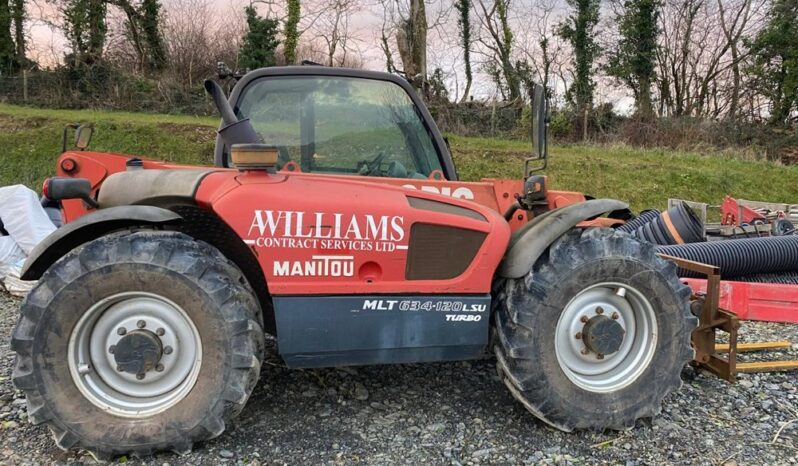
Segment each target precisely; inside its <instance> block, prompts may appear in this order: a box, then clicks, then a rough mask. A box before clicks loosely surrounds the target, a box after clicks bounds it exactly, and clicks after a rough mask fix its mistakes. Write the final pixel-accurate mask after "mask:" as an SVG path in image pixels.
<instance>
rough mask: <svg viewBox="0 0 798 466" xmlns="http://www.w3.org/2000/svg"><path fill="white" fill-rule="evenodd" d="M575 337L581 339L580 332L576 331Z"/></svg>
mask: <svg viewBox="0 0 798 466" xmlns="http://www.w3.org/2000/svg"><path fill="white" fill-rule="evenodd" d="M576 339H577V340H581V339H582V332H576Z"/></svg>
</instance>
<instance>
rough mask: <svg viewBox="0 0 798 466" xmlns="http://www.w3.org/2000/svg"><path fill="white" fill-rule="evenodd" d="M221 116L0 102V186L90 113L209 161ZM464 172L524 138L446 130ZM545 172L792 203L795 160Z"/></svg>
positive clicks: (594, 165)
mask: <svg viewBox="0 0 798 466" xmlns="http://www.w3.org/2000/svg"><path fill="white" fill-rule="evenodd" d="M218 122H219V120H218V119H215V118H207V117H191V116H179V115H178V116H175V115H160V114H147V113H127V112H108V111H93V110H48V109H36V108H27V107H17V106H12V105H4V104H0V145H2V147H4V148H5V150H4V151H3V152H2V153H1V154H0V186H4V185H9V184H17V183H21V184H25V185H27V186H30V187H32V188H34V189H39V186H40V185H41V181H42V179H43V178H45V177H46V176H49V175H52V174H53V172H54V169H55V160H56V159H57V158H58V155H59V154H60V151H61V134H62V129H63V127H64V125H65V124H67V123H92V124H94V125H95V128H96V132H95V136H94V139H93V140H92V143H91V147H92V148H93V149H95V150H100V151H108V152H118V153H127V154H136V155H142V156H146V157H150V158H155V159H162V160H168V161H172V162H178V163H188V164H204V165H207V164H210V163H212V159H213V147H214V141H215V132H214V130H215V128H216V126H217V125H218ZM450 142H451V146H452V152H453V153H454V158H455V165H456V166H457V168H458V171H459V173H460V177H461V178H462V179H464V180H478V179H480V178H518V177H519V176H520V175H521V171H522V166H523V159H524V157H526V156H527V155H528V154H529V151H530V144H529V143H528V142H524V141H514V140H502V139H489V138H466V137H458V136H452V137H450ZM549 162H550V163H549V169H548V170H546V174H548V175H549V177H550V179H551V183H552V187H553V188H554V189H561V190H571V191H582V192H585V193H588V194H591V195H593V196H596V197H614V198H617V199H622V200H625V201H628V202H630V204H631V205H632V207H633V209H635V210H640V209H643V208H648V207H658V208H662V207H664V206H665V205H666V202H667V199H668V198H669V197H679V198H686V199H691V200H695V201H701V202H709V203H716V204H717V203H720V201H722V200H723V196H724V195H726V194H730V195H732V196H735V197H738V198H743V199H751V200H767V201H772V202H790V203H798V166H793V167H785V166H782V165H779V164H775V163H771V162H765V161H755V160H746V159H745V155H744V154H734V153H724V154H721V155H718V154H713V155H703V154H698V153H692V152H673V151H664V150H641V149H635V148H630V147H625V146H616V147H608V146H581V145H575V146H559V145H554V146H552V147H551V160H550V161H549Z"/></svg>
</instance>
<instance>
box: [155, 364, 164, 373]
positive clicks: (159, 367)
mask: <svg viewBox="0 0 798 466" xmlns="http://www.w3.org/2000/svg"><path fill="white" fill-rule="evenodd" d="M155 370H156V371H158V372H163V364H158V365H157V366H155Z"/></svg>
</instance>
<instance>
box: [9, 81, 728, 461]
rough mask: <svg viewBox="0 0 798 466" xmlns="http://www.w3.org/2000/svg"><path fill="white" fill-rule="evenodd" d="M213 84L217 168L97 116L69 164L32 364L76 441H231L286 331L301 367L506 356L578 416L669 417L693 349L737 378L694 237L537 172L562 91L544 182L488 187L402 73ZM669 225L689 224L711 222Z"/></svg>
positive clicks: (554, 412) (609, 422) (530, 391)
mask: <svg viewBox="0 0 798 466" xmlns="http://www.w3.org/2000/svg"><path fill="white" fill-rule="evenodd" d="M206 88H207V90H208V92H209V93H210V95H211V96H212V97H213V98H214V101H215V103H216V105H217V107H218V109H219V111H220V113H221V117H222V124H221V126H220V129H219V132H218V139H217V144H216V150H215V157H214V159H215V164H214V165H215V166H209V167H196V166H183V165H175V164H169V163H164V162H159V161H155V160H149V159H146V158H138V157H133V156H129V155H120V154H109V153H99V152H92V151H89V150H85V149H86V146H87V145H88V139H89V137H90V129H88V128H83V127H81V128H77V130H76V136H77V137H76V141H77V144H76V145H77V148H76V149H73V150H65V151H64V152H63V154H62V155H61V156H60V158H59V159H58V163H57V171H58V175H59V176H58V177H54V178H51V179H49V180H47V181H46V182H45V187H46V189H45V196H46V197H47V200H46V201H45V202H46V205H47V206H49V207H51V208H54V209H57V210H58V216H59V217H60V219H61V220H62V221H63V222H64V225H63V226H62V227H60V228H59V229H58V230H56V232H55V233H53V234H52V235H51V236H49V237H48V238H46V240H45V241H43V242H42V243H41V244H40V245H39V246H38V247H37V248H36V250H35V251H34V252H33V254H31V256H30V257H29V259H28V261H27V263H26V265H25V268H24V271H23V278H25V279H28V280H38V284H37V285H36V287H35V288H34V289H33V290H32V292H31V293H30V294H29V295H28V297H27V298H26V300H25V301H24V304H23V305H22V314H21V317H20V320H19V323H18V324H17V326H16V328H15V330H14V333H13V338H12V347H13V349H14V351H16V353H17V362H16V367H15V370H14V374H13V380H14V383H15V385H16V386H17V387H18V388H19V389H21V390H23V391H24V392H25V394H26V396H27V403H28V413H29V417H30V420H31V421H32V422H34V423H44V424H46V425H47V426H48V427H49V428H50V429H51V430H52V432H53V434H54V437H55V440H56V442H57V443H58V445H59V446H60V447H62V448H69V447H72V446H81V447H84V448H86V449H88V450H89V451H91V452H92V453H93V454H94V455H95V456H98V457H112V456H115V455H122V454H130V453H134V454H139V455H142V454H149V453H152V452H155V451H159V450H174V451H178V452H185V451H188V450H190V449H191V447H192V445H193V444H194V443H195V442H198V441H202V440H206V439H209V438H212V437H215V436H218V435H220V434H221V433H222V431H223V430H224V429H225V425H226V423H227V422H229V421H230V420H231V419H232V418H233V417H235V416H236V415H237V414H238V413H239V412H240V411H241V410H242V409H243V407H244V404H245V403H246V401H247V399H248V397H249V395H250V393H251V392H252V389H253V387H254V386H255V384H256V383H257V381H258V377H259V373H260V367H261V363H262V360H263V356H264V341H265V335H271V336H272V337H273V338H275V339H276V347H277V350H278V353H279V355H280V357H281V358H282V360H283V361H284V362H285V364H286V365H287V366H288V367H291V368H318V367H334V366H344V365H360V364H384V363H409V362H430V361H453V360H464V359H473V358H481V357H484V356H486V355H493V356H495V358H496V362H497V368H498V372H499V375H500V378H501V380H502V381H503V383H504V385H505V386H506V388H507V389H509V390H510V392H511V393H512V395H513V396H514V397H515V398H516V399H517V400H518V401H519V402H520V403H522V404H523V406H525V407H526V408H527V409H528V410H529V411H530V412H531V413H532V414H534V415H535V416H537V417H538V418H540V419H541V420H542V421H544V422H546V423H547V424H549V425H551V426H554V427H556V428H558V429H561V430H564V431H571V430H574V429H604V428H612V429H626V428H630V427H632V426H633V425H634V424H635V421H636V420H637V419H639V418H641V417H647V416H654V415H656V414H657V413H658V412H659V411H660V409H661V406H660V405H661V402H662V400H663V398H664V397H665V395H667V394H668V393H670V392H672V391H673V390H676V389H677V388H678V387H679V386H680V384H681V379H680V372H681V370H682V368H683V366H684V365H685V364H686V363H688V362H690V361H691V360H693V358H694V356H696V357H697V360H698V361H699V362H702V363H705V364H707V365H708V367H711V368H713V367H714V368H715V369H717V370H716V372H719V373H721V374H725V376H726V377H727V378H728V377H730V376H733V373H734V368H733V367H732V368H731V369H730V368H729V367H728V364H729V359H730V358H727V357H722V356H719V355H717V354H716V353H715V349H716V348H715V340H714V338H715V329H716V328H720V329H721V330H726V331H729V332H731V333H732V335H734V332H735V331H736V325H737V320H736V317H735V316H734V315H733V314H730V313H727V312H725V311H722V310H719V309H718V307H717V305H718V294H717V292H716V290H717V286H718V285H719V283H720V280H719V275H718V270H717V268H715V267H709V266H705V265H702V264H697V263H695V261H693V262H691V261H690V260H685V258H681V259H680V258H673V261H676V263H674V262H673V261H671V260H666V259H663V258H662V257H660V255H659V254H669V255H671V256H674V255H677V254H676V253H677V252H678V251H675V252H674V251H667V252H662V251H659V250H658V249H657V246H655V244H653V243H652V242H649V241H645V240H641V239H639V238H638V237H636V236H634V235H632V234H629V233H627V232H623V231H619V230H617V229H614V228H613V227H619V226H621V225H623V224H625V221H626V220H630V219H632V217H633V216H632V215H631V212H630V211H629V209H628V206H627V205H626V204H625V203H624V202H621V201H617V200H612V199H589V198H588V197H586V196H585V195H583V194H581V193H576V192H566V191H555V190H552V189H549V188H548V187H547V179H546V177H545V176H542V175H539V174H538V171H539V170H540V169H542V168H544V167H545V164H546V123H545V119H546V103H545V99H544V98H543V92H542V89H541V88H539V87H538V88H537V89H536V90H535V93H534V99H533V103H532V114H533V120H534V121H533V133H534V134H533V146H534V152H535V154H534V156H533V157H531V158H530V159H528V160H527V161H526V162H525V165H524V176H523V178H522V179H517V180H497V179H483V180H481V181H477V182H466V181H460V180H459V179H458V175H457V171H456V169H455V166H454V163H453V161H452V157H451V154H450V151H449V148H448V144H447V141H446V139H445V138H444V137H443V136H442V135H441V133H440V131H439V130H438V128H437V126H436V124H435V122H434V121H433V119H432V117H431V116H430V114H429V112H428V111H427V109H426V108H425V106H424V105H423V103H422V102H421V100H420V99H419V97H418V96H417V94H416V92H415V91H414V90H413V89H412V88H411V86H410V85H409V84H408V82H407V81H406V80H405V79H403V78H401V77H397V76H394V75H390V74H385V73H377V72H366V71H359V70H346V69H332V68H325V67H318V66H303V67H276V68H269V69H261V70H256V71H253V72H250V73H247V74H246V75H244V76H242V77H241V78H240V79H238V81H237V82H236V84H235V87H234V88H233V89H232V92H231V94H230V96H229V98H226V97H225V96H224V95H223V93H222V91H221V88H220V87H219V86H218V85H217V84H216V83H215V82H212V81H208V82H206ZM680 215H681V216H680ZM665 217H667V218H666V220H665V221H664V223H663V224H662V225H661V226H660V229H659V234H666V236H667V235H668V234H669V235H670V237H671V238H673V237H674V236H677V237H678V236H680V235H682V234H683V233H680V228H681V227H684V226H685V225H688V224H689V221H690V218H691V217H690V216H689V212H687V211H685V212H683V213H682V214H679V213H674V214H673V215H671V216H664V217H662V216H661V218H665ZM680 226H681V227H680ZM688 226H689V225H688ZM655 233H656V232H655ZM677 242H678V241H677ZM677 265H678V267H677ZM677 269H678V270H693V271H698V272H699V273H704V274H705V275H708V276H709V280H708V281H707V280H706V277H705V279H704V281H703V282H701V283H709V285H710V289H709V291H706V290H704V289H703V288H702V289H701V290H703V291H704V292H700V293H692V292H691V289H690V287H688V286H686V285H685V284H684V283H683V281H682V279H681V278H680V277H679V275H678V274H677ZM696 283H698V282H696ZM693 287H694V289H696V291H701V290H698V288H701V285H700V284H693ZM698 317H700V320H701V327H698V330H697V331H696V329H697V326H698V324H699V318H698ZM694 331H695V333H694ZM691 337H692V340H691ZM732 343H734V340H732ZM731 349H732V353H733V351H734V346H733V345H732V348H731ZM731 359H732V361H733V358H731ZM723 364H726V366H723ZM724 371H725V372H724ZM730 374H731V375H730Z"/></svg>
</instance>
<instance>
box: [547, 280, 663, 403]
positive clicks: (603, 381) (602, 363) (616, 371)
mask: <svg viewBox="0 0 798 466" xmlns="http://www.w3.org/2000/svg"><path fill="white" fill-rule="evenodd" d="M602 315H603V316H605V317H609V318H611V319H612V320H614V321H615V322H616V323H617V324H619V325H620V327H621V328H622V329H623V332H624V333H623V339H622V341H621V342H620V345H619V347H618V350H617V351H614V352H612V353H611V354H600V353H597V352H596V351H594V350H591V349H590V348H589V347H588V345H586V344H585V341H584V336H585V335H583V334H582V333H583V331H584V329H585V328H586V327H585V323H586V319H587V320H589V319H593V318H595V317H597V316H602ZM554 341H555V352H556V355H557V362H558V363H559V365H560V368H561V369H562V371H563V372H564V373H565V375H566V376H567V377H568V379H570V380H571V382H573V383H574V384H576V385H577V386H578V387H580V388H582V389H583V390H587V391H590V392H596V393H609V392H614V391H617V390H620V389H622V388H624V387H626V386H628V385H629V384H631V383H632V382H634V381H635V380H636V379H637V378H638V377H640V375H641V374H642V373H643V372H644V371H645V370H646V368H648V366H649V364H650V363H651V360H652V358H653V356H654V352H655V350H656V346H657V319H656V314H655V312H654V308H653V306H652V305H651V302H650V301H649V300H648V299H647V298H646V297H645V296H644V295H643V294H642V293H641V292H640V291H638V290H637V289H635V288H633V287H631V286H629V285H626V284H622V283H615V282H604V283H598V284H595V285H592V286H590V287H588V288H585V289H584V290H582V291H580V292H579V293H578V294H577V295H576V296H574V297H573V298H572V299H571V301H570V302H569V303H568V304H567V305H566V306H565V308H564V309H563V311H562V313H561V314H560V318H559V320H558V321H557V327H556V330H555V336H554Z"/></svg>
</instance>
